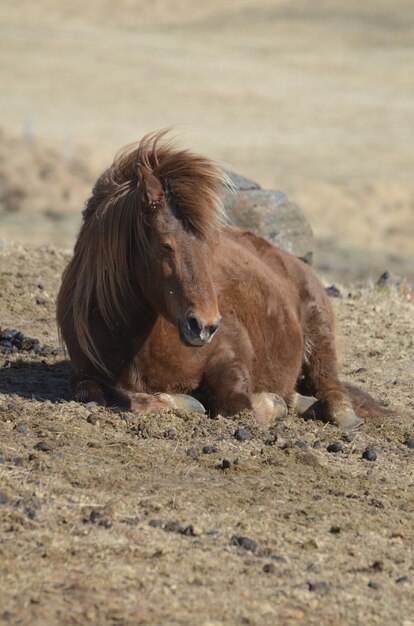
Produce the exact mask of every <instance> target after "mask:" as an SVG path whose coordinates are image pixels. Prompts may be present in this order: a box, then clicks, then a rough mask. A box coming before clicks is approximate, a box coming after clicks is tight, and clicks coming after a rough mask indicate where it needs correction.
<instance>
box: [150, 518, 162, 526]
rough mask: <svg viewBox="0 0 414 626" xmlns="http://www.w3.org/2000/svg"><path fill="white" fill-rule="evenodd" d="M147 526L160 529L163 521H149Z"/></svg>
mask: <svg viewBox="0 0 414 626" xmlns="http://www.w3.org/2000/svg"><path fill="white" fill-rule="evenodd" d="M148 525H149V526H151V527H152V528H162V526H163V521H162V520H160V519H151V520H150V521H149V522H148Z"/></svg>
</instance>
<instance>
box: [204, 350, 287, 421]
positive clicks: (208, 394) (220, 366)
mask: <svg viewBox="0 0 414 626" xmlns="http://www.w3.org/2000/svg"><path fill="white" fill-rule="evenodd" d="M242 343H243V342H242V341H240V344H242ZM239 347H240V346H239ZM245 352H246V353H247V354H245V355H243V356H244V357H245V358H243V357H242V356H240V355H238V356H236V354H235V353H234V351H233V350H232V349H231V348H226V347H224V346H220V348H219V349H218V351H217V353H216V354H215V355H214V356H213V357H212V358H211V359H210V361H209V362H208V364H207V367H206V370H205V373H204V378H203V381H202V385H201V387H200V389H199V392H198V394H196V395H197V397H198V398H199V399H200V400H201V402H202V403H203V404H204V405H205V407H206V409H207V412H208V413H209V414H210V416H212V417H214V416H216V415H219V414H220V415H224V416H232V415H236V414H237V413H240V412H241V411H244V410H250V411H253V413H254V415H255V417H256V419H257V421H258V422H260V423H261V424H262V425H267V424H269V423H271V422H274V421H275V420H277V419H281V418H283V417H286V415H287V406H286V404H285V402H284V401H283V400H282V398H280V397H279V396H277V395H276V394H273V393H265V392H262V393H252V391H251V384H252V381H251V374H250V363H249V361H251V360H252V359H251V358H250V359H249V356H251V355H250V354H249V351H248V350H246V351H245Z"/></svg>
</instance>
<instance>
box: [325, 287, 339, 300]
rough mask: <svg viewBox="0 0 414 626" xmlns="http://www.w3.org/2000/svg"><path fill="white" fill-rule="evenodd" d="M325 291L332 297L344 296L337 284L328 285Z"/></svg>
mask: <svg viewBox="0 0 414 626" xmlns="http://www.w3.org/2000/svg"><path fill="white" fill-rule="evenodd" d="M325 291H326V293H327V295H328V296H329V297H330V298H342V294H341V292H340V291H339V289H338V287H336V286H335V285H331V286H330V287H326V289H325Z"/></svg>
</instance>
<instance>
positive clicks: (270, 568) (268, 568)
mask: <svg viewBox="0 0 414 626" xmlns="http://www.w3.org/2000/svg"><path fill="white" fill-rule="evenodd" d="M263 571H264V573H265V574H274V573H275V571H276V568H275V566H274V565H273V563H265V565H263Z"/></svg>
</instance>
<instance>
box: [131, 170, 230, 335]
mask: <svg viewBox="0 0 414 626" xmlns="http://www.w3.org/2000/svg"><path fill="white" fill-rule="evenodd" d="M140 188H141V190H142V191H141V198H142V219H143V222H144V223H143V225H142V226H143V228H144V230H145V239H146V242H145V248H146V254H145V258H144V263H145V265H144V264H143V266H142V267H143V271H142V275H141V277H140V283H141V288H142V290H143V293H144V296H145V298H146V300H147V301H148V302H149V303H150V305H151V307H152V308H153V309H154V311H155V312H157V313H160V314H161V315H163V316H164V317H165V318H166V319H167V320H169V321H170V322H171V323H172V324H174V326H176V327H177V329H178V332H179V335H180V339H181V341H182V342H183V343H184V344H185V345H187V346H203V345H205V344H207V343H209V342H210V341H211V339H212V337H213V336H214V334H215V333H216V331H217V330H218V328H219V326H220V322H221V317H220V313H219V310H218V304H217V293H216V289H215V285H214V280H213V269H214V249H215V247H216V244H217V240H218V233H217V231H215V230H214V229H213V228H212V229H205V232H203V230H201V231H200V230H199V231H197V228H196V227H195V226H194V224H192V223H191V220H189V219H186V215H185V212H184V213H183V212H182V211H180V206H178V205H175V199H174V196H173V194H172V193H171V192H167V191H165V189H163V186H162V185H161V183H160V181H159V180H158V179H157V178H156V177H155V176H154V175H153V174H152V173H151V172H150V171H149V170H147V169H145V168H142V169H141V172H140ZM193 192H194V193H196V192H197V190H194V189H193ZM193 217H194V216H193ZM144 267H145V269H144Z"/></svg>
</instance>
